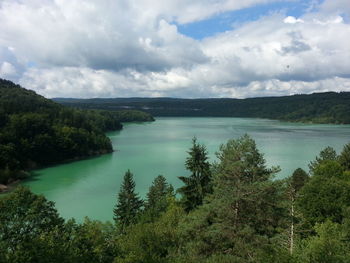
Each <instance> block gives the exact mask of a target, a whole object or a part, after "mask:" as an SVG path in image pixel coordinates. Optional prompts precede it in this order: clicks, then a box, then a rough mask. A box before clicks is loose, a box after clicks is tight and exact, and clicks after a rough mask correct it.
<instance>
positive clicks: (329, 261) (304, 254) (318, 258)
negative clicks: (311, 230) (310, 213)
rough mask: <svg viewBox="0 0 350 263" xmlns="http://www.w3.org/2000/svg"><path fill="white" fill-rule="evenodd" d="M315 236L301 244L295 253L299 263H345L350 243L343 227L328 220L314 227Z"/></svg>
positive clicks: (348, 255) (349, 256) (348, 256)
mask: <svg viewBox="0 0 350 263" xmlns="http://www.w3.org/2000/svg"><path fill="white" fill-rule="evenodd" d="M315 231H316V235H315V236H311V237H309V238H308V239H306V240H304V241H302V242H301V244H300V247H299V249H298V250H297V253H296V259H297V260H296V261H297V262H300V263H314V262H317V263H347V262H349V259H350V252H349V251H350V242H349V240H348V239H346V236H345V233H344V231H343V226H342V225H340V224H337V223H333V222H331V221H329V220H327V221H326V222H324V223H322V224H317V225H316V226H315Z"/></svg>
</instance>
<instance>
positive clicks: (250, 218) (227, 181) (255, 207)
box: [179, 135, 284, 262]
mask: <svg viewBox="0 0 350 263" xmlns="http://www.w3.org/2000/svg"><path fill="white" fill-rule="evenodd" d="M218 159H219V163H218V164H217V165H215V167H214V169H213V171H214V174H213V186H214V187H213V188H214V192H213V194H212V195H211V197H210V198H209V199H208V203H205V204H204V205H202V206H200V207H198V209H195V210H194V211H193V212H192V213H190V214H189V216H188V217H186V218H185V220H184V222H183V224H182V225H181V226H180V229H181V235H182V240H184V242H185V244H183V246H182V248H181V249H180V252H179V254H180V255H179V256H181V254H186V253H190V254H191V257H190V258H191V260H192V261H191V262H214V259H213V261H210V260H208V261H205V260H203V259H210V258H211V257H213V256H215V255H226V256H230V257H228V260H227V261H223V262H260V261H258V257H259V254H260V253H263V252H262V250H263V249H265V248H268V247H269V248H271V249H274V247H275V246H271V245H270V242H272V241H271V240H270V238H272V237H273V236H274V235H276V233H277V232H278V231H279V220H280V218H281V214H282V211H281V210H282V209H283V208H282V205H280V204H279V200H280V199H281V196H280V194H279V191H278V188H277V184H276V183H275V182H273V181H272V180H270V179H271V178H272V176H273V174H274V173H275V172H277V171H278V168H271V169H268V168H267V167H266V166H265V160H264V158H263V155H262V154H261V153H260V152H259V151H258V149H257V148H256V144H255V142H254V140H252V139H251V138H250V137H249V136H248V135H245V136H243V137H241V138H239V139H237V140H230V141H228V143H227V144H225V145H222V146H221V148H220V152H219V153H218ZM283 213H284V211H283ZM271 254H272V252H271ZM271 258H272V255H271ZM201 260H203V261H201ZM264 262H276V261H274V259H271V260H269V261H264Z"/></svg>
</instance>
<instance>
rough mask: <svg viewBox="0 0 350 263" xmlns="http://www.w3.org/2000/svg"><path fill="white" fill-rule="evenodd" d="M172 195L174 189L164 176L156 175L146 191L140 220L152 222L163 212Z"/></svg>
mask: <svg viewBox="0 0 350 263" xmlns="http://www.w3.org/2000/svg"><path fill="white" fill-rule="evenodd" d="M173 197H174V190H173V188H172V186H169V185H168V183H167V182H166V179H165V177H164V176H162V175H159V176H157V177H156V178H155V179H154V181H153V182H152V185H151V186H150V188H149V191H148V193H147V199H146V202H145V209H144V211H143V213H142V218H141V221H146V222H153V221H154V220H156V219H157V218H158V217H159V216H160V215H161V214H162V213H164V212H165V211H166V210H167V208H168V206H169V202H170V200H171V198H173Z"/></svg>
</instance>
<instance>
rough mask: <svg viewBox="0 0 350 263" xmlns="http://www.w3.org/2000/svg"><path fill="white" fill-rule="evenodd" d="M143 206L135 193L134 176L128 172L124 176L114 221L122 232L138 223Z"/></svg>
mask: <svg viewBox="0 0 350 263" xmlns="http://www.w3.org/2000/svg"><path fill="white" fill-rule="evenodd" d="M142 205H143V202H142V200H141V199H140V198H139V197H138V196H137V194H136V193H135V182H134V179H133V174H132V173H131V172H130V170H128V171H127V172H126V173H125V175H124V179H123V183H122V185H121V187H120V191H119V194H118V201H117V204H116V206H115V208H114V220H115V222H116V223H117V224H118V225H119V226H120V228H121V229H122V231H123V230H124V229H125V228H126V227H127V226H129V225H130V224H134V223H136V220H137V216H138V215H139V213H140V210H141V207H142Z"/></svg>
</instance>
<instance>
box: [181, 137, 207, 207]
mask: <svg viewBox="0 0 350 263" xmlns="http://www.w3.org/2000/svg"><path fill="white" fill-rule="evenodd" d="M188 154H189V157H187V159H186V169H187V170H189V171H190V172H191V175H190V176H189V177H185V176H180V177H179V179H180V180H181V181H182V182H183V183H184V184H185V185H184V186H183V187H181V188H180V189H179V190H178V191H179V193H181V194H182V196H183V204H184V207H185V210H186V211H190V210H192V209H194V208H196V207H197V206H199V205H201V204H202V203H203V198H204V196H205V195H206V194H208V193H210V192H211V191H212V189H211V183H210V181H211V172H210V164H209V162H208V152H207V150H206V147H205V146H204V145H201V144H198V143H197V139H196V138H193V139H192V147H191V149H190V150H189V152H188Z"/></svg>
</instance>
